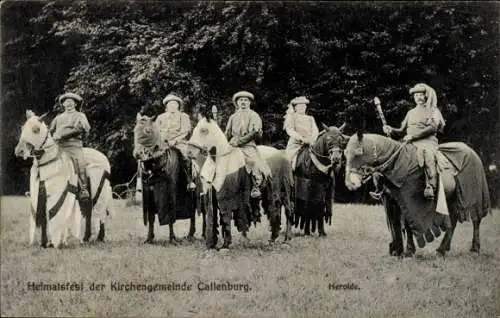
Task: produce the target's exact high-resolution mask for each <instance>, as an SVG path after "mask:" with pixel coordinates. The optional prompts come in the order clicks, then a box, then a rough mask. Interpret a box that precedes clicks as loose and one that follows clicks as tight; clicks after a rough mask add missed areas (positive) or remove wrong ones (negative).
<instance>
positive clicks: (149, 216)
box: [134, 115, 200, 244]
mask: <svg viewBox="0 0 500 318" xmlns="http://www.w3.org/2000/svg"><path fill="white" fill-rule="evenodd" d="M134 136H135V137H134V139H135V148H134V157H135V158H136V159H138V160H139V161H140V162H141V165H142V171H143V172H142V182H143V190H142V193H143V200H142V209H143V221H144V225H147V226H148V234H147V238H146V241H145V243H152V242H153V240H154V237H155V235H154V223H155V218H156V216H158V222H159V224H160V226H162V225H167V224H168V226H169V239H170V242H171V243H174V244H175V243H176V242H177V238H176V236H175V233H174V223H175V221H176V220H183V219H190V229H189V234H188V239H192V238H193V237H194V234H195V231H196V228H195V217H196V210H198V211H200V209H199V191H198V189H195V190H193V191H189V190H188V189H187V185H188V178H187V175H186V168H187V167H185V162H184V160H183V158H182V153H181V152H180V151H179V150H178V149H177V148H174V147H165V145H164V143H161V141H160V139H159V130H158V127H156V124H155V123H154V116H153V117H149V116H147V115H139V116H138V118H137V125H136V127H135V129H134Z"/></svg>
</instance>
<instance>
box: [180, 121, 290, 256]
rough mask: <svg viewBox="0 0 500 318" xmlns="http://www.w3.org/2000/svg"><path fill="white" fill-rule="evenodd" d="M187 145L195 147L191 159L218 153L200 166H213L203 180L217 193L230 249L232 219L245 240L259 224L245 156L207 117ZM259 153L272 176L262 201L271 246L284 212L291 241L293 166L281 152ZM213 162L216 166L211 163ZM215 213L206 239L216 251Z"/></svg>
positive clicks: (264, 149)
mask: <svg viewBox="0 0 500 318" xmlns="http://www.w3.org/2000/svg"><path fill="white" fill-rule="evenodd" d="M188 144H189V145H191V146H193V147H191V150H190V155H191V156H192V157H199V152H200V150H206V151H211V150H213V149H215V156H211V155H210V156H208V157H207V159H206V160H205V162H204V163H200V166H203V167H204V168H206V167H207V166H212V167H213V170H212V172H211V173H206V172H205V169H203V168H202V169H201V176H202V179H204V180H205V182H208V183H209V184H210V186H209V189H211V188H212V187H213V189H215V192H216V195H215V196H214V198H215V200H216V201H217V206H218V208H219V212H220V223H221V226H222V236H223V237H224V244H223V247H222V248H228V247H229V245H230V244H231V221H232V220H233V219H234V222H235V225H236V227H237V229H238V231H239V232H242V234H243V236H244V237H246V233H247V231H248V230H249V227H250V225H251V223H254V224H255V223H256V222H259V221H260V212H259V211H258V210H259V209H258V207H259V206H258V205H259V202H258V201H257V202H253V201H252V200H250V192H249V191H250V188H251V187H250V186H249V175H248V172H247V171H248V170H249V169H248V167H246V164H245V158H244V155H243V152H242V151H241V149H239V148H237V147H236V148H235V147H232V146H231V145H230V144H229V142H228V140H227V138H226V136H225V135H224V133H223V132H222V130H221V129H220V128H219V126H218V125H217V123H216V122H215V121H214V120H211V119H207V118H205V117H204V118H202V119H201V120H200V121H199V122H198V124H197V125H196V127H195V128H194V130H193V132H192V136H191V138H190V140H189V142H188ZM258 150H259V152H260V154H261V156H262V158H263V159H264V160H266V162H267V164H268V165H269V167H270V169H271V174H272V177H271V178H270V180H269V181H268V182H266V185H265V187H264V189H263V192H262V200H261V205H262V209H263V211H264V213H265V214H266V215H267V217H268V219H269V223H270V227H271V239H270V242H271V243H273V242H274V241H275V240H276V239H277V238H278V236H279V231H280V227H281V210H282V209H283V210H284V211H285V215H286V233H285V240H288V239H289V238H290V236H291V235H290V234H291V232H290V231H291V220H292V216H293V206H292V202H291V195H292V192H293V176H292V170H291V166H290V163H289V162H288V161H287V159H286V157H285V156H284V153H283V152H282V151H279V150H277V149H275V148H272V147H266V146H259V147H258ZM203 152H204V151H203ZM213 159H215V162H213V161H212V160H213ZM210 162H211V163H210ZM210 193H211V192H210ZM209 196H211V195H209ZM208 205H210V204H208ZM216 209H217V207H215V208H214V209H213V210H214V211H213V213H210V210H209V211H208V212H207V217H206V220H207V225H206V227H205V230H206V231H205V233H206V235H205V239H206V240H207V246H208V247H209V248H213V247H215V245H216V243H217V235H216V234H217V232H218V231H217V213H215V212H216Z"/></svg>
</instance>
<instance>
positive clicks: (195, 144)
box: [188, 116, 230, 154]
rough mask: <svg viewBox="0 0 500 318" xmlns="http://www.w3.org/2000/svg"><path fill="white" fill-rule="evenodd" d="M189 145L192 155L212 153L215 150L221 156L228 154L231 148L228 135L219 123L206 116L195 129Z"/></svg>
mask: <svg viewBox="0 0 500 318" xmlns="http://www.w3.org/2000/svg"><path fill="white" fill-rule="evenodd" d="M188 145H190V146H191V147H190V150H189V151H190V152H191V153H193V152H195V151H204V152H210V151H212V150H213V149H215V151H216V153H219V154H220V153H225V152H227V151H228V150H229V147H230V145H229V142H228V141H227V138H226V135H225V134H224V132H223V131H222V130H221V129H220V127H219V125H217V122H216V121H215V120H213V119H211V118H209V117H206V116H204V117H203V118H201V119H200V120H199V121H198V124H197V125H196V127H195V128H194V129H193V132H192V134H191V138H190V139H189V141H188Z"/></svg>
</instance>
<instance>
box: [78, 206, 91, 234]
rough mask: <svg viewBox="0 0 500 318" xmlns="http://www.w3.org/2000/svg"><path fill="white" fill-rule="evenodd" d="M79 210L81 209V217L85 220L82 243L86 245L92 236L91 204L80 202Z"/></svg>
mask: <svg viewBox="0 0 500 318" xmlns="http://www.w3.org/2000/svg"><path fill="white" fill-rule="evenodd" d="M80 209H82V212H83V217H84V219H85V234H84V235H83V242H84V243H86V242H88V241H89V239H90V236H91V235H92V202H90V201H89V200H82V201H80Z"/></svg>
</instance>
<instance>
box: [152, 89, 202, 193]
mask: <svg viewBox="0 0 500 318" xmlns="http://www.w3.org/2000/svg"><path fill="white" fill-rule="evenodd" d="M183 104H184V103H183V101H182V99H181V98H180V97H178V96H176V95H174V94H168V95H167V96H166V97H165V98H164V99H163V105H165V112H164V113H163V114H160V115H159V116H158V118H156V121H155V122H156V125H157V127H158V128H159V130H160V138H161V139H162V141H164V142H165V144H166V146H167V147H175V148H177V149H179V151H180V152H181V153H182V156H183V159H184V162H185V164H184V166H185V172H186V174H187V180H188V190H189V191H193V190H195V189H196V184H195V182H194V180H195V177H196V176H195V175H194V173H195V172H196V170H197V169H193V162H192V161H191V159H190V158H189V157H188V155H187V145H186V144H185V143H184V141H187V139H188V137H189V134H190V133H191V120H190V119H189V115H188V114H186V113H184V112H183V111H182V106H183Z"/></svg>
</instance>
